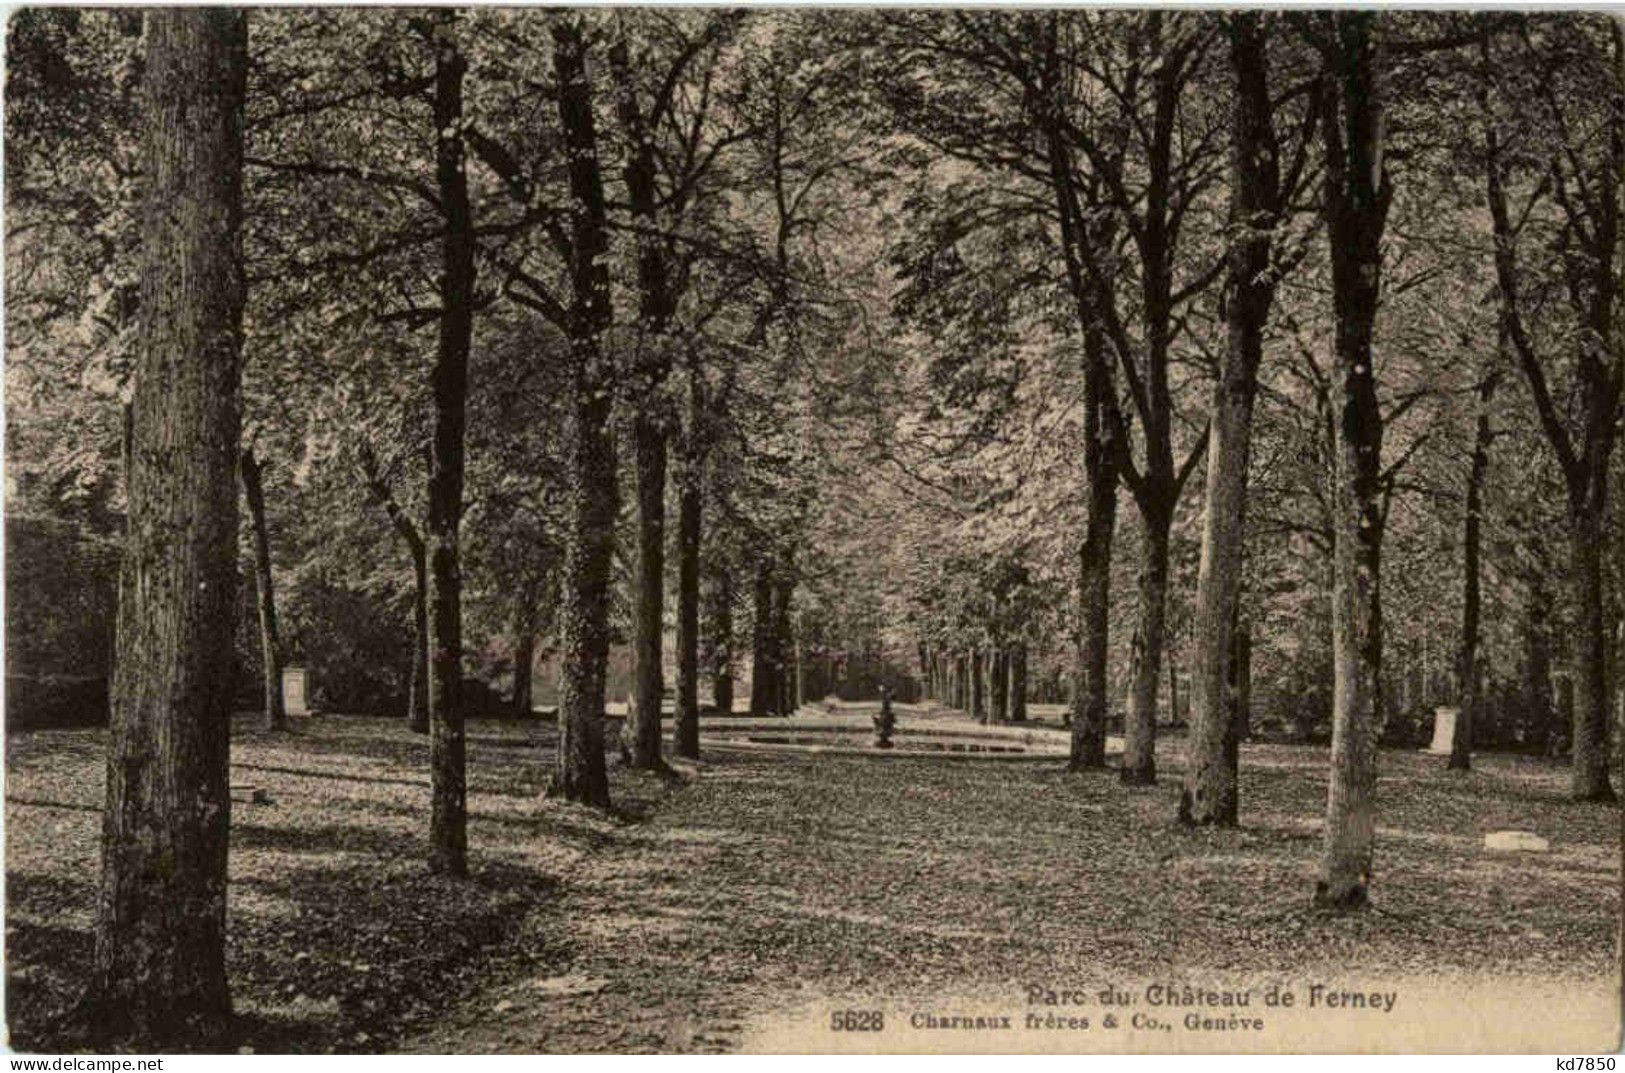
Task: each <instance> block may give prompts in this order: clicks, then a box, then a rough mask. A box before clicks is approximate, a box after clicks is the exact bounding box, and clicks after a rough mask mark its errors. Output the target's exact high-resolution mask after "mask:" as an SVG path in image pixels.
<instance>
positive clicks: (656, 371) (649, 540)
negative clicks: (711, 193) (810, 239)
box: [609, 37, 675, 770]
mask: <svg viewBox="0 0 1625 1073" xmlns="http://www.w3.org/2000/svg"><path fill="white" fill-rule="evenodd" d="M628 52H629V50H628V46H627V42H626V39H625V38H624V37H622V38H620V39H619V40H617V41H616V42H615V44H614V45H613V46H612V47H611V49H610V54H609V62H610V67H611V68H612V69H613V70H614V73H615V83H616V94H615V97H616V101H615V110H616V114H617V116H618V117H619V118H620V121H621V127H622V130H623V133H624V135H625V138H626V144H627V146H628V151H627V154H626V163H625V167H624V168H623V169H622V172H623V174H624V176H625V180H626V190H627V196H628V200H629V201H630V204H631V209H632V216H633V218H634V220H635V221H636V222H637V224H638V225H639V230H638V233H637V235H636V238H635V241H636V245H637V266H638V324H637V327H638V337H637V346H638V360H637V363H636V365H637V374H638V375H637V383H636V389H637V392H638V395H637V406H638V410H637V415H636V416H635V417H634V418H633V421H632V439H633V443H634V450H635V452H636V457H637V496H638V565H637V585H636V588H637V598H636V601H635V603H634V613H633V642H632V654H633V689H634V703H633V705H632V708H631V710H630V711H629V712H628V713H627V719H626V727H625V731H624V736H625V739H626V746H627V759H628V762H629V764H630V766H631V767H634V768H642V769H645V770H660V769H663V768H664V767H665V766H666V764H665V761H664V760H662V759H661V756H660V720H661V697H662V694H663V693H664V692H665V675H664V674H663V673H662V670H661V666H660V664H661V656H662V654H663V649H664V647H665V646H664V641H665V608H664V601H665V592H666V558H665V541H666V535H665V529H666V429H667V427H668V408H667V406H666V404H665V400H664V396H663V395H662V387H663V385H664V383H665V381H666V379H667V378H668V376H669V375H670V372H671V357H670V352H669V350H668V348H667V346H666V345H665V340H664V336H665V334H666V328H667V325H668V324H669V323H670V320H671V316H672V313H673V311H674V309H675V295H674V294H673V290H672V281H671V279H670V278H669V273H668V271H667V264H666V241H667V240H666V239H665V238H664V237H663V236H661V235H660V234H659V231H660V226H661V221H660V219H659V197H658V192H657V190H656V185H655V182H656V177H657V171H658V169H657V164H656V159H655V140H654V139H655V135H656V133H657V132H656V131H653V130H650V129H648V127H647V121H646V118H645V116H644V114H643V109H642V107H641V106H640V104H639V102H638V95H637V86H636V82H635V76H634V73H633V71H632V65H631V62H630V59H629V55H628ZM654 118H655V121H656V122H658V121H659V116H658V114H656V115H655V117H654Z"/></svg>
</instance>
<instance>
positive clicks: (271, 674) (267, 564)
mask: <svg viewBox="0 0 1625 1073" xmlns="http://www.w3.org/2000/svg"><path fill="white" fill-rule="evenodd" d="M238 468H239V472H240V473H241V475H242V481H243V500H244V501H245V502H246V503H247V505H248V518H249V526H250V528H251V529H252V531H253V543H254V589H255V595H256V596H257V601H256V603H257V605H258V607H259V614H260V658H261V661H262V663H263V668H262V671H261V677H262V679H263V682H264V687H265V726H266V729H268V730H286V729H287V727H288V713H287V709H286V708H285V707H284V706H283V703H282V644H281V641H280V639H279V638H278V636H277V628H276V592H275V590H274V588H273V583H272V578H271V536H270V531H269V528H268V526H267V525H266V521H265V483H264V480H263V477H264V474H265V463H264V462H261V461H260V460H259V459H257V458H256V457H254V448H252V447H245V448H243V453H242V458H241V459H240V460H239V462H238Z"/></svg>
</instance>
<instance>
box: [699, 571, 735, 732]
mask: <svg viewBox="0 0 1625 1073" xmlns="http://www.w3.org/2000/svg"><path fill="white" fill-rule="evenodd" d="M707 618H708V620H709V623H710V625H709V628H708V632H707V634H706V646H707V658H706V661H705V663H706V667H707V668H708V669H709V671H710V674H711V703H712V706H713V707H714V708H715V709H716V711H717V714H718V715H729V714H731V713H732V712H733V704H734V674H733V643H734V636H733V634H734V615H733V575H732V574H731V573H730V572H729V570H728V567H727V565H726V564H724V563H714V564H713V566H712V568H711V599H710V606H709V613H708V615H707Z"/></svg>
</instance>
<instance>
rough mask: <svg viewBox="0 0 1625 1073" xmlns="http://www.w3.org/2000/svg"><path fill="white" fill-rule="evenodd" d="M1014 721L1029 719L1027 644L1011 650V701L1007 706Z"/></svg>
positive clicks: (1011, 719) (1022, 721)
mask: <svg viewBox="0 0 1625 1073" xmlns="http://www.w3.org/2000/svg"><path fill="white" fill-rule="evenodd" d="M1006 710H1007V712H1008V713H1009V716H1010V722H1012V723H1025V722H1026V721H1027V644H1026V642H1021V643H1020V644H1018V645H1016V646H1015V647H1014V648H1012V649H1011V650H1010V701H1009V704H1008V705H1007V706H1006Z"/></svg>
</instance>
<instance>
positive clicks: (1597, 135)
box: [1481, 20, 1625, 801]
mask: <svg viewBox="0 0 1625 1073" xmlns="http://www.w3.org/2000/svg"><path fill="white" fill-rule="evenodd" d="M1574 21H1575V22H1576V23H1579V20H1574ZM1543 29H1544V31H1545V33H1544V35H1543V36H1542V38H1541V39H1540V40H1536V38H1535V37H1534V36H1533V35H1531V34H1530V33H1529V31H1528V29H1527V27H1525V28H1524V29H1523V30H1522V33H1521V37H1522V40H1523V45H1524V48H1525V50H1526V51H1527V52H1528V53H1531V54H1533V55H1532V56H1531V59H1532V61H1533V65H1534V66H1535V67H1536V68H1537V69H1538V71H1539V73H1538V75H1537V77H1536V78H1535V79H1534V85H1533V87H1532V90H1533V92H1532V93H1531V94H1530V96H1531V98H1532V100H1533V102H1534V104H1535V106H1536V108H1537V118H1536V122H1538V123H1539V124H1540V127H1541V128H1542V129H1543V130H1544V131H1545V132H1546V135H1547V137H1548V138H1549V139H1551V141H1552V142H1555V144H1549V145H1546V146H1545V147H1544V148H1543V150H1537V151H1539V152H1542V155H1543V156H1544V157H1545V160H1546V169H1545V170H1546V175H1545V176H1544V177H1543V179H1544V182H1543V183H1542V184H1541V185H1540V186H1538V187H1537V189H1536V197H1539V196H1540V195H1541V193H1542V192H1543V191H1544V190H1545V189H1546V188H1548V187H1549V189H1550V191H1551V196H1552V198H1553V199H1554V200H1555V201H1556V203H1557V207H1558V215H1559V220H1560V221H1561V222H1560V224H1559V232H1558V236H1557V238H1556V243H1557V246H1558V249H1559V250H1560V257H1561V261H1562V266H1561V269H1560V272H1561V275H1562V277H1563V284H1564V287H1565V290H1566V293H1567V297H1568V302H1569V305H1570V308H1571V311H1572V315H1573V318H1574V321H1575V324H1576V328H1577V330H1576V331H1575V332H1574V336H1573V339H1572V342H1570V343H1569V345H1570V346H1572V347H1573V351H1574V372H1573V376H1572V389H1571V390H1572V396H1573V397H1574V398H1575V399H1576V402H1577V406H1576V407H1575V408H1576V409H1577V410H1578V411H1579V412H1578V414H1577V415H1574V416H1571V415H1569V414H1566V413H1565V412H1564V407H1563V403H1562V395H1560V394H1559V393H1558V391H1557V386H1556V384H1555V383H1554V381H1555V377H1556V375H1557V373H1556V367H1557V361H1556V359H1555V358H1554V357H1553V356H1552V354H1551V353H1550V350H1549V349H1547V348H1543V347H1542V346H1541V345H1540V343H1539V342H1538V340H1537V336H1536V334H1535V333H1534V332H1533V331H1532V330H1531V327H1530V325H1529V324H1528V323H1527V322H1526V320H1525V312H1526V310H1525V298H1524V296H1523V283H1524V280H1523V278H1522V276H1521V274H1520V273H1521V271H1522V269H1521V267H1520V263H1519V257H1520V253H1521V252H1522V250H1521V247H1520V243H1519V238H1520V233H1521V232H1522V229H1523V227H1524V221H1526V220H1528V219H1529V214H1528V212H1527V211H1523V212H1520V213H1518V214H1517V215H1516V216H1514V214H1513V212H1512V209H1511V207H1510V206H1509V203H1508V202H1509V199H1508V192H1507V177H1506V171H1507V162H1506V160H1505V159H1503V152H1502V147H1501V133H1500V131H1499V130H1498V122H1497V120H1496V118H1495V116H1494V114H1493V113H1492V114H1491V115H1490V116H1488V118H1487V123H1486V125H1487V131H1486V143H1487V158H1488V166H1487V169H1486V171H1487V179H1488V192H1489V202H1490V216H1491V219H1492V221H1493V225H1494V233H1495V271H1496V281H1497V283H1498V290H1499V292H1500V302H1501V311H1502V317H1503V320H1504V322H1505V326H1506V332H1507V335H1508V336H1509V337H1510V339H1511V340H1512V344H1513V352H1514V353H1515V354H1516V355H1517V358H1518V364H1519V365H1520V367H1521V368H1522V369H1523V372H1524V378H1525V380H1527V381H1528V384H1529V389H1530V392H1531V394H1533V396H1534V400H1535V407H1536V411H1537V413H1538V414H1539V417H1540V425H1541V429H1542V431H1543V432H1544V433H1545V435H1546V439H1547V442H1548V443H1549V444H1550V445H1551V449H1552V452H1553V453H1554V454H1555V455H1556V456H1557V462H1558V467H1559V469H1560V470H1561V471H1562V474H1563V482H1564V486H1565V489H1566V491H1567V496H1568V536H1569V557H1570V570H1569V583H1570V588H1571V600H1572V604H1573V608H1574V616H1575V672H1576V673H1575V676H1574V738H1573V755H1574V764H1573V784H1572V788H1571V794H1572V796H1573V797H1574V798H1575V799H1576V800H1580V801H1612V800H1614V790H1613V787H1612V786H1611V785H1610V784H1609V778H1608V745H1607V741H1608V710H1607V709H1608V675H1607V660H1608V623H1607V617H1606V614H1605V610H1604V608H1605V604H1606V601H1605V599H1604V571H1603V561H1602V556H1603V549H1604V547H1605V545H1606V539H1605V535H1604V533H1605V526H1606V524H1607V517H1608V502H1607V498H1608V464H1609V459H1610V457H1611V456H1612V454H1613V449H1614V446H1615V443H1616V441H1617V439H1618V437H1619V424H1620V414H1621V398H1622V391H1625V353H1622V351H1621V348H1620V345H1619V331H1620V323H1619V322H1620V317H1619V312H1618V306H1619V279H1620V271H1621V269H1620V248H1621V241H1620V238H1621V236H1620V213H1621V208H1620V188H1621V185H1622V183H1625V31H1622V30H1621V28H1620V26H1619V23H1618V22H1617V21H1613V20H1609V21H1608V22H1607V24H1606V27H1604V26H1603V25H1600V24H1584V23H1579V24H1578V25H1574V26H1558V25H1552V24H1547V25H1546V26H1544V27H1543ZM1552 35H1556V36H1558V37H1559V38H1561V37H1565V36H1566V37H1569V38H1570V39H1569V40H1559V41H1554V40H1552ZM1604 35H1606V40H1607V44H1606V45H1604V44H1602V43H1601V42H1600V41H1599V38H1602V37H1603V36H1604ZM1481 54H1482V58H1483V61H1484V64H1485V67H1486V74H1487V72H1488V68H1489V65H1490V63H1491V62H1492V61H1493V60H1494V59H1495V56H1494V49H1493V47H1492V45H1491V43H1490V40H1489V38H1488V37H1486V39H1485V41H1484V43H1483V45H1482V46H1481ZM1560 86H1561V87H1563V88H1562V89H1560V88H1558V87H1560ZM1563 89H1567V90H1568V92H1567V93H1565V92H1563ZM1582 102H1583V103H1584V104H1585V106H1587V107H1589V108H1594V106H1595V105H1596V104H1597V103H1601V105H1602V107H1601V108H1595V110H1594V113H1593V115H1591V116H1582V115H1572V116H1571V115H1570V112H1571V111H1576V110H1577V107H1576V106H1577V105H1579V104H1581V103H1582ZM1531 200H1532V202H1533V200H1534V199H1531Z"/></svg>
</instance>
